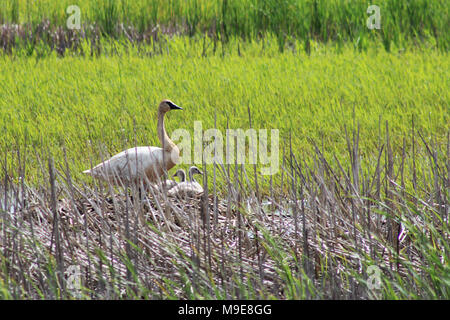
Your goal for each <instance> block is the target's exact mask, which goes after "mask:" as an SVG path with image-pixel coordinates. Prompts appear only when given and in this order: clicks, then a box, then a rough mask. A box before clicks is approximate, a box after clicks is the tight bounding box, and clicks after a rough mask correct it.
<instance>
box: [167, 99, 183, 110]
mask: <svg viewBox="0 0 450 320" xmlns="http://www.w3.org/2000/svg"><path fill="white" fill-rule="evenodd" d="M167 104H168V105H169V107H170V110H183V108H182V107H179V106H177V105H176V104H175V103H173V102H170V101H169V102H167Z"/></svg>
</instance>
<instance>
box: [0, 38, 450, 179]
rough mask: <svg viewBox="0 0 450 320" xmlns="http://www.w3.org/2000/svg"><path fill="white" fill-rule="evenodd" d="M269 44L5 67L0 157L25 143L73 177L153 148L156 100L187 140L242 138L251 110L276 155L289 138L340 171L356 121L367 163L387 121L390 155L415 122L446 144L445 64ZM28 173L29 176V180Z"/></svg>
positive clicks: (181, 46) (175, 46) (14, 61)
mask: <svg viewBox="0 0 450 320" xmlns="http://www.w3.org/2000/svg"><path fill="white" fill-rule="evenodd" d="M271 44H272V45H271V46H270V42H269V45H267V44H266V47H265V49H264V50H262V49H261V46H260V45H258V44H257V43H253V44H248V45H245V46H241V49H240V56H238V54H237V50H230V53H229V54H228V55H226V56H225V57H221V56H220V55H219V54H217V55H216V56H215V55H210V56H208V57H201V52H200V50H201V44H196V43H190V41H189V40H188V39H186V38H174V39H172V40H171V41H170V42H168V43H167V50H168V51H169V52H170V53H169V54H164V55H161V56H156V57H153V58H143V57H141V56H139V55H138V54H137V53H136V52H125V51H124V52H123V53H122V54H119V55H115V56H113V57H108V56H101V57H98V58H95V59H92V58H82V57H66V58H64V59H60V58H58V57H56V55H53V56H50V57H47V58H44V59H40V60H36V59H30V58H26V57H15V58H11V57H9V56H3V57H2V58H1V59H0V69H1V70H2V73H1V75H0V81H1V82H2V86H1V88H0V96H1V97H2V99H1V101H0V114H1V117H0V119H1V122H0V125H1V128H2V130H3V135H4V137H5V139H2V141H1V142H0V143H1V150H3V151H6V150H8V152H10V155H11V156H14V152H15V151H17V150H18V149H24V146H25V144H24V143H25V141H27V150H28V151H27V152H30V153H31V154H32V153H33V152H34V151H33V150H32V148H33V147H34V148H35V147H38V148H42V150H41V151H46V150H47V148H49V149H50V151H51V153H52V154H54V155H55V157H56V158H58V159H62V148H63V146H64V147H65V148H66V150H67V155H68V159H69V162H70V164H71V170H72V171H73V172H74V174H75V175H76V176H78V173H79V172H81V171H82V170H84V169H86V168H88V167H89V166H90V162H89V161H90V158H92V157H93V158H94V159H92V161H93V162H94V163H96V162H98V161H99V160H100V159H101V157H100V151H101V152H103V153H104V154H110V155H112V154H114V153H117V152H119V151H121V150H122V149H123V148H124V147H131V146H132V145H134V144H135V143H137V144H138V145H159V141H158V138H157V135H156V108H157V104H158V103H159V101H160V100H162V99H163V98H170V99H172V100H173V101H175V102H176V103H178V104H180V105H181V106H183V108H184V109H185V111H183V112H179V113H176V112H174V113H171V114H170V115H169V116H168V120H167V129H168V130H169V133H170V132H172V131H173V130H175V129H177V128H185V129H187V130H188V131H189V132H191V133H192V136H193V122H194V121H197V120H199V121H202V125H203V129H204V130H206V129H208V128H214V114H216V116H217V127H218V128H219V129H221V130H223V132H224V133H225V129H226V126H227V121H228V125H229V127H230V128H242V129H245V130H246V129H248V128H249V119H248V110H247V108H250V110H251V114H252V121H253V127H254V128H256V129H259V128H261V129H264V128H265V129H279V130H280V137H281V138H282V143H283V144H284V145H285V146H286V145H287V144H286V141H287V140H288V138H289V132H291V133H292V144H293V147H294V150H296V151H297V152H300V153H303V152H308V151H311V144H310V143H309V142H308V139H314V140H315V141H322V140H323V145H324V151H325V154H327V155H332V154H336V155H338V157H339V158H340V160H342V158H341V157H340V155H341V154H342V152H340V150H345V148H346V145H345V144H346V142H345V131H344V126H347V128H348V129H349V130H351V129H352V128H353V126H354V125H355V123H354V122H355V120H356V121H357V122H359V124H360V126H361V135H362V137H363V138H364V139H362V141H363V142H362V144H361V152H362V156H363V157H364V159H365V160H367V161H376V157H377V150H376V147H375V146H376V144H377V143H378V140H379V139H380V137H379V131H380V126H381V128H382V130H381V134H382V135H383V134H384V126H385V121H388V122H389V125H390V128H391V129H392V139H393V140H394V141H396V142H398V144H396V145H397V147H398V148H400V147H401V146H402V143H401V141H402V139H403V138H406V141H407V143H408V145H409V144H410V142H411V141H410V139H411V135H410V128H411V122H412V119H413V117H414V119H415V122H416V127H417V128H419V129H420V130H422V131H423V134H424V135H425V136H427V137H429V138H430V139H431V138H434V139H435V140H437V141H439V142H443V141H445V139H446V133H447V130H448V123H449V120H450V119H449V105H448V101H449V100H450V97H449V92H450V90H449V73H448V70H449V59H448V55H447V54H443V53H439V52H437V51H435V50H427V49H420V50H419V49H417V50H407V51H406V52H401V53H397V54H390V53H386V52H385V51H384V50H383V49H382V48H379V49H378V50H377V49H376V48H373V49H371V50H370V51H368V52H364V53H359V52H358V51H355V50H354V49H353V48H352V47H348V48H345V49H344V52H342V53H338V52H337V51H336V49H335V48H334V47H327V46H323V45H318V46H317V48H316V49H315V50H314V52H313V53H312V54H311V55H310V56H308V55H307V54H306V53H297V54H294V53H292V52H287V53H280V52H278V51H277V49H276V46H277V45H276V41H275V40H273V41H272V42H271ZM353 114H354V116H353ZM134 125H135V127H134ZM381 138H382V136H381ZM25 139H26V140H25ZM89 141H90V144H89V143H88V142H89ZM280 150H281V148H280ZM396 151H399V149H397V150H396ZM31 157H32V156H31ZM419 165H420V164H419ZM419 168H420V166H419ZM35 170H39V169H38V167H36V166H30V167H29V168H28V173H29V174H30V176H33V175H34V173H35Z"/></svg>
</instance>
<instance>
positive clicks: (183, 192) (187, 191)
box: [168, 166, 203, 197]
mask: <svg viewBox="0 0 450 320" xmlns="http://www.w3.org/2000/svg"><path fill="white" fill-rule="evenodd" d="M194 174H203V172H202V171H201V170H200V169H199V168H197V167H196V166H192V167H190V168H189V181H184V182H180V183H178V184H177V185H176V186H175V187H173V188H172V189H170V190H169V191H168V195H169V196H172V197H174V196H189V197H193V196H196V195H197V194H199V193H202V192H203V187H202V186H201V185H200V183H198V182H197V181H195V179H194Z"/></svg>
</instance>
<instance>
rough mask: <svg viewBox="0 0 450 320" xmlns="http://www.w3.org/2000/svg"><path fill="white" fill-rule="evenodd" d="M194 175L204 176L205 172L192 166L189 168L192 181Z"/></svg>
mask: <svg viewBox="0 0 450 320" xmlns="http://www.w3.org/2000/svg"><path fill="white" fill-rule="evenodd" d="M194 174H203V172H202V171H201V170H200V169H199V168H197V167H196V166H192V167H190V168H189V178H190V179H191V180H192V178H193V177H194Z"/></svg>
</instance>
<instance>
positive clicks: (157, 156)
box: [83, 100, 183, 183]
mask: <svg viewBox="0 0 450 320" xmlns="http://www.w3.org/2000/svg"><path fill="white" fill-rule="evenodd" d="M170 110H183V109H182V108H181V107H179V106H177V105H176V104H174V103H173V102H172V101H170V100H163V101H161V103H160V104H159V108H158V124H157V131H158V138H159V141H160V142H161V144H162V148H160V147H150V146H145V147H134V148H130V149H127V150H125V151H122V152H120V153H118V154H116V155H115V156H113V157H112V158H110V159H108V160H106V161H104V162H102V163H100V164H98V165H96V166H95V167H94V168H92V169H90V170H86V171H83V173H86V174H90V175H91V176H93V177H95V178H98V179H102V180H106V181H110V182H112V183H117V182H118V183H120V182H121V183H125V182H127V181H128V182H134V183H138V182H139V181H141V180H144V181H145V178H147V179H148V180H149V181H150V182H153V183H155V182H158V180H159V179H160V177H161V176H162V175H163V174H164V172H165V171H168V170H170V169H171V168H173V166H175V164H176V163H177V162H178V160H179V155H180V150H179V149H178V147H177V146H176V145H175V143H173V141H172V140H170V138H169V137H168V136H167V133H166V129H165V127H164V115H165V114H166V113H167V112H168V111H170ZM116 180H118V181H116Z"/></svg>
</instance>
